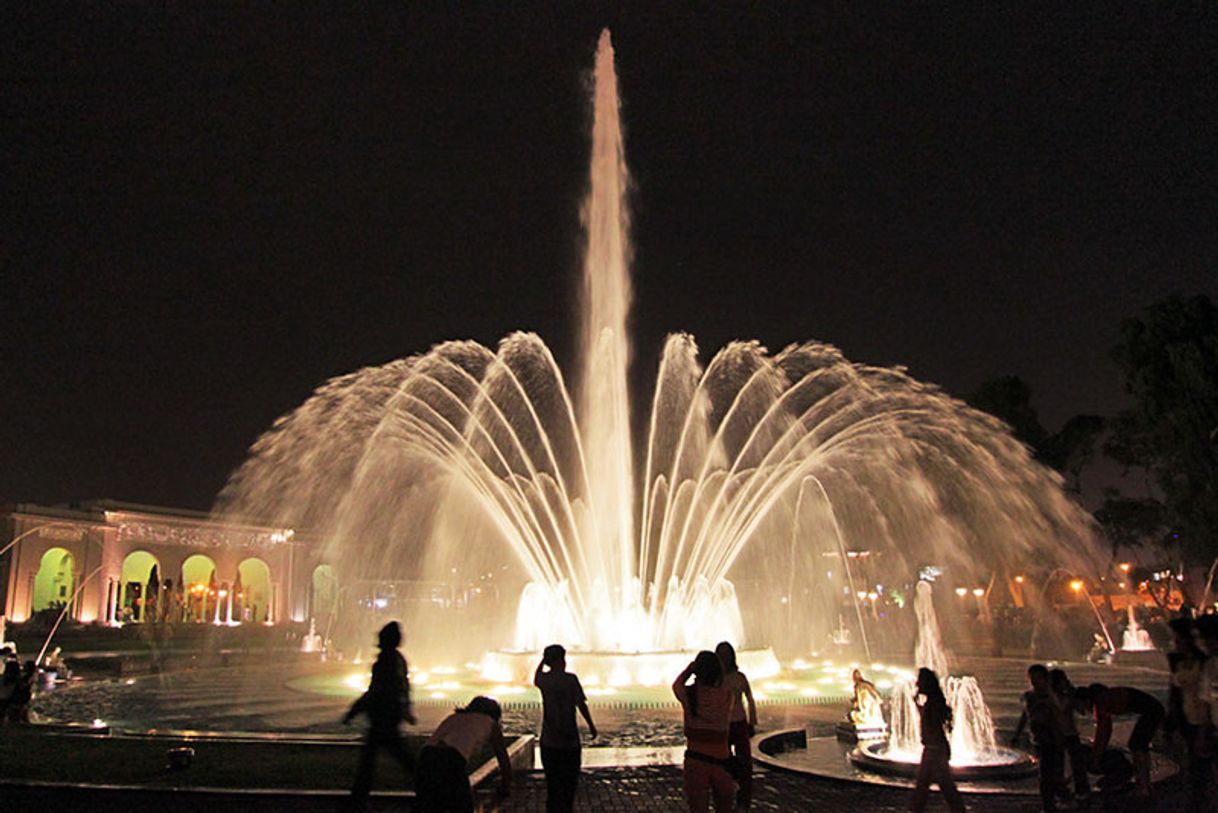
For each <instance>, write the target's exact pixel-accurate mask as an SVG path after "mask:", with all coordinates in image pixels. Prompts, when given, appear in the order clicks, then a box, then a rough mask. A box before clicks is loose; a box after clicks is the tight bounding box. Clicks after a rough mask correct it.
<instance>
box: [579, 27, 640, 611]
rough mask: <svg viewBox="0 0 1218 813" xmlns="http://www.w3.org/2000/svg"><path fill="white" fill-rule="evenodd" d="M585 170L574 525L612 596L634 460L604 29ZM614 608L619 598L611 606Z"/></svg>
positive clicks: (623, 233) (619, 572)
mask: <svg viewBox="0 0 1218 813" xmlns="http://www.w3.org/2000/svg"><path fill="white" fill-rule="evenodd" d="M595 81H596V85H595V91H594V94H593V125H592V171H591V175H590V185H589V192H588V198H587V200H586V201H585V203H584V208H583V220H584V226H585V229H586V230H587V239H588V245H587V251H586V253H585V257H584V278H583V289H582V299H583V301H582V303H581V304H582V306H583V307H582V317H583V321H582V324H581V330H580V350H581V353H580V359H581V368H580V371H579V372H580V377H579V384H578V389H577V392H578V394H579V415H578V418H579V427H580V429H581V430H582V434H583V446H584V458H585V460H586V462H587V470H588V471H587V474H588V500H589V502H590V506H589V508H590V510H589V512H588V520H587V522H588V525H589V526H590V527H587V528H583V529H581V530H582V532H583V537H584V539H585V540H586V541H587V544H588V547H589V548H590V550H589V553H590V555H591V557H592V558H593V559H594V561H595V562H596V563H597V564H598V568H597V569H598V572H599V573H601V574H604V577H605V578H606V579H607V580H608V585H607V586H608V587H609V588H610V589H611V590H612V592H613V593H615V594H616V595H610V596H609V600H611V601H614V602H617V601H619V598H620V595H621V591H622V589H623V588H625V587H626V586H628V585H629V584H630V583H631V579H632V577H633V576H634V564H635V562H634V521H633V514H634V465H633V462H632V460H631V454H630V400H629V397H628V394H627V392H626V372H627V366H628V365H629V363H630V344H629V340H628V338H627V335H626V319H627V317H628V315H629V312H630V270H629V268H628V263H629V260H630V249H629V243H628V239H629V238H628V233H627V227H628V218H627V212H626V200H625V194H626V185H627V182H628V175H627V171H626V154H625V150H624V147H623V144H622V125H621V118H620V116H619V102H618V94H617V74H616V72H615V70H614V65H613V43H612V41H611V39H610V36H609V31H608V29H606V30H604V31H602V32H601V37H600V42H599V43H598V45H597V49H596V73H595ZM613 609H614V610H618V611H620V609H621V608H620V606H619V607H615V608H613Z"/></svg>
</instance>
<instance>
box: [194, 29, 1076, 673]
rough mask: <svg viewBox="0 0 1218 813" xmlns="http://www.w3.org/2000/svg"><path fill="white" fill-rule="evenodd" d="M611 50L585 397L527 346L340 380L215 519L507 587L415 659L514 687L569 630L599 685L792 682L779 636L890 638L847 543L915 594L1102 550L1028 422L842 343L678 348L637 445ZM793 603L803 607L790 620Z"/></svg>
mask: <svg viewBox="0 0 1218 813" xmlns="http://www.w3.org/2000/svg"><path fill="white" fill-rule="evenodd" d="M613 60H614V54H613V48H612V45H611V43H610V38H609V34H608V32H604V33H603V34H602V36H601V39H600V44H599V47H598V50H597V55H596V72H595V93H594V122H593V133H592V159H591V171H590V180H589V193H588V196H587V199H586V202H585V204H584V207H583V220H584V224H585V228H586V237H587V246H586V254H585V262H584V268H583V286H582V294H581V302H580V305H581V307H580V311H579V313H580V319H581V321H580V340H579V365H578V369H577V370H576V375H575V377H574V379H575V380H574V385H573V386H572V387H571V388H568V386H567V382H566V379H565V378H564V375H563V372H562V371H561V370H560V369H559V367H558V366H557V364H556V363H555V360H554V357H553V356H552V355H551V352H550V349H549V348H548V347H547V346H546V344H545V343H544V342H543V341H542V340H541V338H539V337H538V336H536V335H534V334H532V333H514V334H512V335H510V336H508V337H506V338H505V339H503V340H502V341H501V342H500V343H499V346H498V348H497V349H494V350H492V349H490V348H487V347H484V346H483V345H481V344H478V343H476V342H472V341H451V342H445V343H443V344H439V345H437V346H435V347H434V348H432V349H431V350H430V351H429V352H426V353H422V354H420V355H415V356H411V357H409V358H405V359H400V360H397V361H393V362H390V363H388V364H384V365H382V366H379V367H372V368H367V369H364V370H360V371H358V372H355V373H352V374H350V375H346V376H343V377H341V378H337V379H334V380H332V381H330V382H328V383H326V384H325V385H323V386H322V387H320V388H319V389H318V390H317V391H316V392H315V393H314V394H313V396H312V397H310V398H309V399H308V400H307V401H306V402H305V403H304V404H303V405H302V406H300V407H299V408H298V409H297V410H296V411H295V412H293V413H292V414H290V415H288V416H285V417H283V418H281V419H280V420H279V421H277V422H276V424H275V426H274V427H273V428H272V429H271V430H270V431H269V432H267V433H266V434H265V435H263V436H262V437H261V438H259V440H258V441H257V442H256V443H255V445H254V446H253V448H252V450H251V455H250V458H249V459H248V460H247V461H246V463H245V464H244V465H243V466H242V467H241V468H240V469H239V470H238V471H237V472H235V473H234V475H233V477H232V478H231V479H230V482H229V483H228V485H227V486H226V488H225V490H224V492H223V493H222V495H221V498H220V501H219V504H218V510H221V511H231V512H235V513H238V514H243V515H251V516H258V517H260V518H262V519H264V520H266V521H272V520H275V519H278V520H280V523H279V524H283V525H285V527H287V526H291V527H298V528H308V529H310V530H311V531H312V532H313V533H314V534H315V535H317V536H319V537H322V538H325V539H328V540H330V542H329V545H330V547H329V549H328V551H327V558H328V560H329V561H330V562H331V563H332V564H333V566H334V568H335V570H336V571H337V572H338V575H339V581H340V582H342V583H344V584H351V583H352V582H354V581H356V580H358V579H365V580H374V579H381V578H394V576H393V575H392V574H406V575H402V576H397V578H403V579H413V580H414V581H415V583H425V584H443V583H445V582H450V581H452V580H454V579H457V578H462V579H477V580H478V581H477V582H475V583H476V584H478V585H481V586H479V587H478V588H477V589H478V590H482V586H486V587H487V591H488V593H491V594H496V593H495V591H496V590H498V589H499V588H498V585H512V587H511V588H510V590H509V591H507V592H509V593H510V595H511V596H513V597H515V596H519V599H518V601H517V602H516V603H515V606H514V607H513V609H512V610H511V611H506V610H504V609H502V608H500V609H497V610H496V611H495V612H487V613H483V614H481V615H479V616H478V617H477V618H472V619H469V620H467V621H463V622H462V625H463V626H462V627H461V628H460V630H459V632H458V631H456V630H454V629H452V628H450V627H448V626H447V623H446V622H438V623H418V624H414V623H412V621H413V619H412V618H410V617H409V616H406V617H405V619H404V620H406V622H407V625H408V629H409V630H410V633H409V634H410V635H411V638H410V642H409V645H410V646H411V647H412V652H413V653H418V652H419V651H420V650H430V652H431V653H433V655H432V657H433V658H444V657H448V658H450V659H449V660H448V661H442V660H441V661H440V662H447V663H453V662H458V663H459V662H462V660H469V658H470V657H472V656H468V655H464V654H462V655H454V654H451V653H453V652H455V651H457V650H460V651H461V652H468V651H469V650H470V648H471V647H474V646H477V647H480V651H481V652H485V653H488V654H486V655H485V657H483V660H482V669H483V673H484V676H485V677H487V678H488V679H494V680H505V681H506V680H521V679H525V678H527V677H528V676H529V675H531V673H532V669H533V668H534V666H535V665H536V658H535V654H534V653H536V651H537V650H539V649H540V648H541V647H542V646H543V645H545V644H547V643H552V642H556V641H557V642H562V643H563V644H565V645H566V646H567V647H568V648H569V650H571V656H570V658H569V660H570V662H571V665H572V668H573V669H576V670H577V671H579V672H580V673H581V676H584V677H585V683H586V684H587V683H591V682H592V681H599V682H600V684H601V685H608V684H614V683H622V684H625V683H630V682H636V683H644V684H646V683H648V682H652V681H656V680H660V681H662V682H665V683H666V682H667V681H668V680H670V679H671V677H672V675H674V674H675V673H676V672H677V671H679V669H680V668H681V667H682V666H683V665H684V663H685V662H686V661H687V659H688V657H689V655H690V653H691V652H692V651H695V650H698V649H706V648H710V647H713V645H714V644H715V643H716V642H717V641H719V640H723V639H727V640H730V641H732V642H733V643H734V644H736V645H737V648H738V649H739V650H741V651H740V661H741V667H742V668H743V669H744V670H745V671H746V672H748V673H749V674H750V676H752V677H754V678H756V677H764V676H766V675H771V674H773V673H774V672H776V671H777V669H778V663H777V661H776V660H775V658H774V655H773V653H772V651H771V650H770V648H769V645H771V644H774V643H775V642H777V641H782V642H784V643H785V644H786V645H787V646H788V648H791V649H795V651H800V652H807V651H809V650H810V649H815V648H817V647H818V646H819V644H817V643H815V642H819V641H827V640H828V639H829V637H830V634H831V631H832V628H833V626H834V625H835V624H837V622H838V621H839V619H842V618H843V616H845V618H847V619H849V620H850V621H851V624H852V626H854V633H855V635H854V636H853V639H854V640H855V641H857V644H853V645H857V646H858V647H859V648H860V649H861V650H862V652H863V653H866V652H867V651H868V647H869V642H868V638H867V629H866V626H865V624H864V619H863V613H862V611H861V608H860V607H859V606H858V605H857V603H856V602H855V599H854V598H853V597H854V596H855V595H856V592H859V591H857V590H856V587H857V586H856V585H855V581H856V580H859V579H861V578H863V574H862V573H861V571H860V570H859V567H860V566H861V565H857V564H854V561H855V560H853V559H849V558H847V552H848V551H849V552H851V555H853V552H854V551H856V550H857V549H860V548H867V549H868V550H870V551H872V552H874V553H875V556H874V557H871V558H870V559H869V561H881V562H882V563H883V566H884V567H885V568H886V569H887V570H888V571H889V572H890V573H891V575H892V576H893V578H894V579H896V580H898V581H899V580H901V579H904V578H906V577H907V574H912V573H914V572H916V570H917V566H918V565H919V564H921V563H926V562H936V563H939V564H942V565H945V566H948V567H951V568H953V569H954V570H955V571H957V572H958V573H960V574H961V575H962V576H969V577H971V576H976V578H978V579H980V578H983V577H985V576H986V575H987V574H988V573H990V572H991V571H992V570H993V569H995V568H999V567H1005V566H1008V565H1009V566H1011V567H1017V566H1019V565H1021V564H1022V563H1023V562H1026V561H1028V560H1030V559H1033V558H1040V559H1043V558H1045V552H1046V551H1049V550H1053V551H1057V550H1061V549H1070V548H1071V547H1081V546H1076V545H1074V544H1073V543H1075V542H1077V541H1079V540H1082V539H1083V538H1085V537H1086V535H1087V524H1086V522H1085V521H1084V519H1083V515H1082V514H1081V512H1080V511H1079V510H1078V509H1077V508H1076V507H1075V506H1074V505H1073V504H1072V503H1071V502H1070V501H1069V500H1068V499H1066V498H1065V497H1064V496H1063V493H1062V490H1061V488H1060V482H1059V480H1058V478H1057V477H1056V476H1055V475H1053V474H1051V473H1050V472H1048V471H1047V470H1046V469H1044V468H1043V467H1041V466H1039V465H1038V464H1036V463H1034V462H1033V461H1032V460H1031V459H1030V457H1029V455H1028V452H1027V450H1026V449H1025V448H1024V447H1023V446H1022V445H1021V444H1019V443H1018V442H1016V441H1015V440H1014V439H1013V438H1012V437H1011V436H1010V434H1009V430H1008V429H1007V427H1005V425H1003V424H1001V423H1000V422H999V421H997V420H996V419H994V418H992V417H990V416H988V415H985V414H983V413H980V412H977V411H974V410H972V409H970V408H968V407H967V406H965V405H964V404H962V403H961V402H959V401H956V400H954V399H952V398H950V397H949V396H947V395H945V394H944V393H942V392H941V391H939V390H938V389H936V388H935V387H933V386H929V385H927V384H923V383H920V382H918V381H916V380H914V379H913V378H911V377H910V376H909V375H907V374H906V372H905V371H904V370H903V369H900V368H891V369H885V368H879V367H871V366H866V365H861V364H854V363H851V362H850V361H848V360H847V359H846V358H844V357H843V356H842V354H841V353H840V352H839V351H838V350H837V349H836V348H834V347H831V346H829V345H826V344H822V343H817V342H807V343H803V344H792V345H790V346H788V347H786V348H785V349H783V350H782V351H781V352H778V353H774V354H772V353H770V352H769V351H767V350H766V349H765V348H764V347H762V346H761V345H760V344H758V343H757V342H745V341H741V342H732V343H731V344H729V345H728V346H726V347H725V348H723V349H722V350H720V351H719V352H718V353H717V354H716V355H715V356H714V357H713V358H712V359H711V360H710V361H709V363H708V364H706V365H705V366H703V364H702V363H701V362H700V361H699V358H698V348H697V346H696V345H695V343H694V339H693V338H692V337H691V336H690V335H688V334H685V333H676V334H673V335H670V336H669V337H668V339H667V341H666V342H665V345H664V348H663V351H662V353H661V355H660V359H659V366H658V374H657V377H656V383H655V386H654V390H653V392H652V393H651V394H650V397H651V411H650V417H649V420H648V421H647V423H646V430H645V438H643V439H642V441H643V442H642V443H641V444H636V443H635V442H633V441H632V436H631V420H630V414H631V408H632V405H633V404H632V401H631V399H630V398H629V397H628V392H627V370H628V365H629V363H630V355H631V353H630V350H631V348H630V344H629V341H628V335H627V332H626V325H627V318H628V315H629V310H630V304H631V297H632V292H631V278H630V272H629V261H630V256H631V251H630V243H629V239H628V231H629V229H628V226H629V218H628V211H627V207H626V199H625V190H626V188H627V182H628V174H627V169H626V162H625V153H624V147H623V140H622V130H621V123H620V120H619V101H618V94H617V79H616V76H615V73H614V61H613ZM743 279H744V278H743V277H742V284H744V283H743ZM691 284H698V282H697V280H691ZM636 448H639V449H640V452H639V454H637V456H636V454H635V449H636ZM1063 543H1065V544H1064V545H1063ZM827 557H836V558H835V559H832V560H830V559H829V558H827ZM826 561H832V562H835V564H831V566H830V567H829V568H826V566H825V564H824V563H825V562H826ZM467 574H472V575H467ZM491 580H494V581H491ZM492 584H493V585H495V588H494V589H493V590H492V589H491V588H490V585H492ZM746 587H747V592H745V588H746ZM803 587H806V588H807V589H805V590H803V591H802V592H798V594H797V590H796V588H803ZM783 592H787V593H789V594H790V595H789V596H784V597H783V599H784V606H785V607H786V610H785V612H782V613H779V612H775V611H773V610H772V609H767V608H768V607H773V606H774V605H773V604H766V603H765V602H766V601H769V600H770V599H776V598H777V597H778V594H779V593H783ZM861 592H862V593H863V595H868V592H867V591H861ZM805 595H807V596H810V598H800V596H805ZM843 596H846V599H845V600H843ZM788 599H789V602H788ZM797 601H800V602H803V603H802V604H799V605H798V606H796V605H797ZM420 604H426V602H421V603H420ZM412 606H418V605H412ZM419 612H422V610H420V611H419ZM839 633H840V635H839V636H838V638H835V640H837V639H840V640H842V641H849V640H851V638H852V635H851V631H850V630H847V629H846V628H845V626H844V623H842V624H841V629H840V631H839ZM428 634H430V635H431V638H429V639H426V640H424V639H423V636H425V635H428ZM809 642H813V643H812V645H811V646H809ZM445 653H449V654H447V655H446V654H445ZM455 658H460V659H461V660H454V659H455ZM589 672H592V674H591V675H589Z"/></svg>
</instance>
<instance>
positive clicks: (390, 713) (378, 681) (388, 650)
mask: <svg viewBox="0 0 1218 813" xmlns="http://www.w3.org/2000/svg"><path fill="white" fill-rule="evenodd" d="M401 644H402V628H401V627H400V626H398V622H396V621H390V622H389V623H388V624H386V625H385V626H383V627H381V631H380V632H379V633H378V634H377V646H378V647H379V648H380V650H381V651H380V654H379V655H377V656H376V662H375V663H373V664H372V681H371V682H370V683H369V684H368V691H366V692H364V693H363V694H362V695H360V697H359V699H358V700H356V701H355V702H354V703H352V704H351V708H350V709H349V710H348V711H347V714H346V716H345V717H343V724H344V725H345V724H347V723H350V722H351V720H352V718H354V717H355V716H356V715H357V714H366V715H367V716H368V722H369V724H370V725H369V726H368V735H367V737H365V738H364V747H363V749H361V751H360V755H359V768H358V769H357V770H356V773H355V783H354V784H353V785H352V786H351V797H352V800H353V801H354V802H355V804H356V806H357V807H362V806H366V805H367V802H368V794H369V793H370V792H371V790H372V779H373V776H374V775H375V773H376V753H377V751H379V750H380V749H382V748H384V749H385V750H386V751H388V752H389V753H390V755H391V756H393V757H394V758H395V759H396V760H397V761H398V762H399V763H401V765H402V770H403V771H404V772H405V773H406V776H407V778H409V777H410V775H411V774H412V773H413V771H414V764H413V760H412V759H411V758H410V755H409V754H407V753H406V746H405V744H404V743H403V742H402V735H401V732H399V731H398V726H399V725H401V723H402V720H405V721H406V722H408V723H410V724H411V725H414V724H415V717H414V712H413V711H412V710H411V707H410V680H409V678H408V677H407V672H406V659H405V658H403V657H402V653H401V652H398V647H399V646H401Z"/></svg>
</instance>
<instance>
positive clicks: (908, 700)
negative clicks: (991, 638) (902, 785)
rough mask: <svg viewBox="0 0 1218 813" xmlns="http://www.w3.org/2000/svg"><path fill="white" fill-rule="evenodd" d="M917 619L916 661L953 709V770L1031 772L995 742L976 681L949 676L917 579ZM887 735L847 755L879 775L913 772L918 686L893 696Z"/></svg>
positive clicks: (978, 774)
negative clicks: (935, 681) (933, 677)
mask: <svg viewBox="0 0 1218 813" xmlns="http://www.w3.org/2000/svg"><path fill="white" fill-rule="evenodd" d="M914 612H915V614H916V615H917V619H918V640H917V644H916V646H915V649H914V653H915V662H916V663H917V665H919V666H925V667H927V668H929V669H932V670H933V671H934V672H935V674H936V675H938V676H939V680H940V682H941V684H942V686H943V694H944V695H945V696H946V697H947V704H948V706H950V707H951V710H952V719H953V722H954V725H953V727H952V733H951V746H952V759H951V766H952V772H953V773H954V774H955V775H957V776H958V777H961V778H964V777H968V778H975V779H982V778H1005V777H1010V776H1019V775H1022V774H1026V773H1029V772H1031V771H1032V770H1034V769H1035V767H1036V765H1035V762H1034V761H1033V760H1032V759H1031V757H1029V756H1028V755H1027V754H1026V753H1024V752H1023V751H1018V750H1015V749H1013V748H1006V747H1004V746H1001V745H999V744H998V742H997V740H996V739H995V736H994V719H993V717H991V715H990V708H989V706H988V705H986V702H985V698H984V697H983V696H982V694H981V687H980V686H978V685H977V679H976V678H974V677H972V676H969V675H964V676H956V675H951V674H949V669H950V666H951V657H950V655H949V653H948V651H947V649H946V648H945V647H944V646H943V638H942V635H941V634H940V631H939V620H938V617H937V615H936V614H935V605H934V600H933V595H932V593H931V586H930V582H927V581H919V582H918V586H917V588H916V590H915V595H914ZM889 716H890V725H889V735H888V739H887V740H886V741H883V740H881V741H878V742H869V743H865V744H863V745H860V746H859V747H858V748H856V749H855V750H854V751H853V752H852V753H851V755H850V758H851V760H852V761H854V762H855V764H857V765H860V766H863V767H867V768H870V769H873V770H877V771H881V772H883V773H897V774H913V773H914V772H915V771H916V770H917V766H918V762H919V761H920V760H921V758H922V741H921V720H920V715H919V711H918V697H917V688H916V686H915V684H914V682H912V681H910V682H908V683H905V684H903V685H900V686H898V687H896V689H895V690H894V691H893V694H892V700H891V712H890V715H889Z"/></svg>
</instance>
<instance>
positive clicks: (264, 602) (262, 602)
mask: <svg viewBox="0 0 1218 813" xmlns="http://www.w3.org/2000/svg"><path fill="white" fill-rule="evenodd" d="M237 579H238V580H239V581H240V582H241V589H240V591H239V592H240V594H241V606H242V613H241V619H242V620H243V621H252V622H257V621H266V620H268V619H269V618H270V608H271V598H272V596H271V569H270V568H269V567H267V564H266V562H264V561H262V560H261V559H254V558H250V559H246V560H245V561H243V562H242V563H241V564H240V565H238V566H237Z"/></svg>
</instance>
